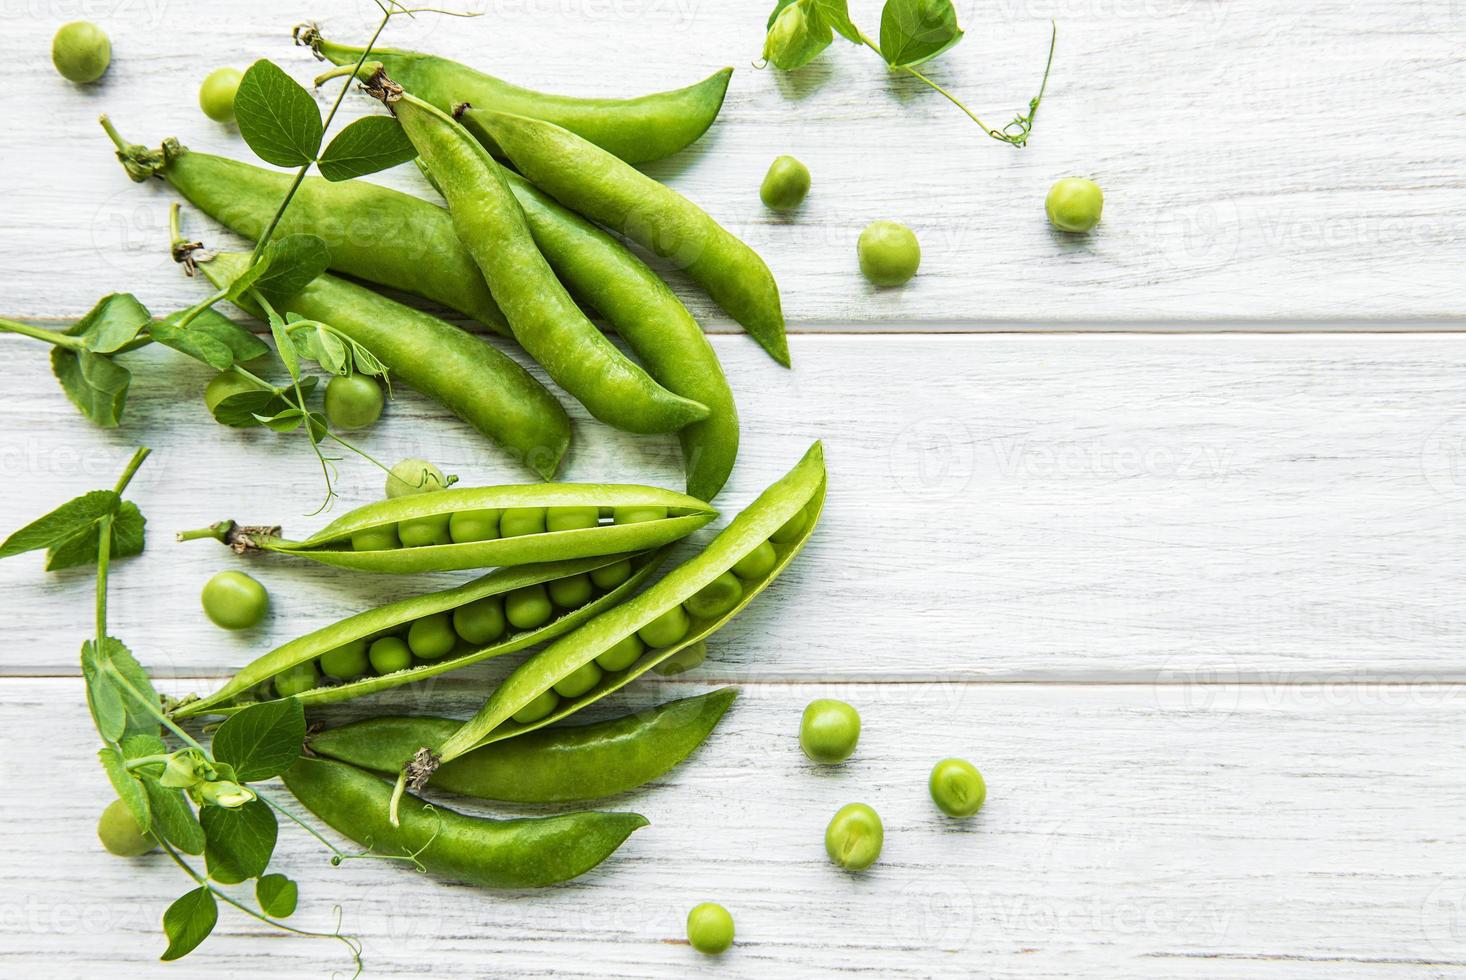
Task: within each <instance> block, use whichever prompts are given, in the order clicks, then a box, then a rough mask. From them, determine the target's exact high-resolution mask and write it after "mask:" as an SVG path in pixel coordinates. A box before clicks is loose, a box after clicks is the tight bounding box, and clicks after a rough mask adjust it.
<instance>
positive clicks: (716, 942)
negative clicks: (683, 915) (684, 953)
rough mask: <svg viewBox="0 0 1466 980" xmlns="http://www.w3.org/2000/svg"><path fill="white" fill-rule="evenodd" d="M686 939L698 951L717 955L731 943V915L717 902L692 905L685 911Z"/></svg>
mask: <svg viewBox="0 0 1466 980" xmlns="http://www.w3.org/2000/svg"><path fill="white" fill-rule="evenodd" d="M687 941H688V942H689V943H691V944H692V948H693V949H695V950H697V951H698V952H699V953H707V954H708V955H710V956H716V955H718V954H719V953H721V952H723V951H724V950H726V949H727V948H728V947H729V946H732V945H733V916H731V915H729V914H728V910H727V909H725V908H723V906H721V905H719V904H718V903H717V902H703V903H702V904H701V905H694V906H693V907H692V911H691V912H688V913H687Z"/></svg>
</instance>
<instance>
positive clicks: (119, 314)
mask: <svg viewBox="0 0 1466 980" xmlns="http://www.w3.org/2000/svg"><path fill="white" fill-rule="evenodd" d="M151 318H152V314H150V313H149V312H148V308H147V307H146V306H143V305H142V304H141V303H139V302H138V301H137V297H136V296H133V295H132V294H131V293H112V294H111V295H110V296H103V297H102V298H101V299H100V300H99V301H98V302H97V305H96V306H94V307H92V308H91V310H90V311H88V312H87V315H86V316H84V317H82V318H81V319H80V320H78V321H76V323H74V324H72V326H71V328H70V329H69V330H67V331H66V332H67V333H68V334H70V335H71V336H73V337H81V338H83V339H84V340H85V341H86V343H87V350H89V351H91V352H92V353H94V354H110V353H112V352H114V351H116V350H117V349H118V348H120V347H123V346H125V345H126V344H127V343H129V342H130V341H131V340H132V339H133V338H134V337H136V336H137V335H138V332H139V331H141V330H142V328H143V327H145V326H147V325H148V320H150V319H151Z"/></svg>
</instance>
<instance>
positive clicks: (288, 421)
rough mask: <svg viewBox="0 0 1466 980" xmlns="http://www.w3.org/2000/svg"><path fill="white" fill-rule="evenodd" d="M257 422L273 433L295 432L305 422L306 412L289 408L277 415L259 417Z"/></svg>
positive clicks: (256, 419)
mask: <svg viewBox="0 0 1466 980" xmlns="http://www.w3.org/2000/svg"><path fill="white" fill-rule="evenodd" d="M255 421H257V422H259V423H260V425H263V426H264V427H265V428H267V429H269V430H270V431H272V432H294V431H295V430H296V429H298V428H300V424H301V423H302V422H304V421H305V411H304V410H302V409H299V408H287V409H285V410H284V411H283V412H280V413H278V414H276V415H258V416H256V417H255Z"/></svg>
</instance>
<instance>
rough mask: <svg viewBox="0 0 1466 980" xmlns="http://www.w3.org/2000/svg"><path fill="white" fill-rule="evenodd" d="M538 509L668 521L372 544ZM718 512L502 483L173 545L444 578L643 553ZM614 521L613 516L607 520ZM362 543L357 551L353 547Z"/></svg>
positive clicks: (629, 496)
mask: <svg viewBox="0 0 1466 980" xmlns="http://www.w3.org/2000/svg"><path fill="white" fill-rule="evenodd" d="M543 508H583V509H590V508H595V509H596V510H597V511H598V512H599V514H600V517H601V519H604V518H606V517H608V516H612V515H613V514H614V512H615V511H616V510H617V509H622V510H636V509H651V510H654V511H657V512H658V513H660V512H661V511H663V510H665V511H666V516H656V517H654V519H651V520H641V521H638V522H636V523H624V524H617V523H610V524H602V523H597V524H596V525H594V526H592V527H581V528H575V529H573V530H561V531H540V532H538V533H533V534H521V535H517V536H514V537H495V538H489V539H488V540H482V541H464V542H461V543H456V544H424V545H420V546H417V547H380V545H381V544H382V543H383V542H382V541H380V540H379V539H380V538H382V537H383V535H384V533H385V535H386V536H387V537H388V538H393V539H395V534H396V532H397V530H398V529H399V528H400V527H401V526H402V524H403V522H408V521H411V522H417V523H418V524H419V525H421V524H423V523H429V524H431V523H434V522H449V521H451V520H452V517H453V515H455V514H465V513H469V512H473V511H486V510H492V511H504V510H508V509H529V510H539V509H543ZM717 513H718V512H717V511H715V510H713V508H711V507H709V506H708V505H707V504H706V503H704V502H703V501H701V500H698V499H697V498H695V497H689V496H687V495H686V494H682V493H677V492H676V491H675V490H662V489H659V488H657V487H642V486H634V485H627V484H614V483H539V484H526V485H518V486H502V487H450V488H448V489H446V490H437V491H434V492H433V493H418V494H412V495H410V496H406V497H394V498H391V499H388V500H379V501H377V502H375V503H370V504H366V505H364V506H362V507H358V508H356V509H355V510H352V511H348V512H347V513H345V514H342V515H341V516H340V517H338V518H336V519H335V520H334V521H332V522H331V523H330V524H327V525H326V526H325V527H323V528H322V529H321V530H319V531H317V532H316V533H315V534H313V535H311V536H310V537H308V538H306V539H305V540H303V541H290V540H286V539H284V538H281V537H280V536H279V534H280V528H279V527H259V526H255V527H245V526H241V525H238V524H235V523H234V522H233V521H221V522H220V523H218V524H215V525H213V526H211V527H209V528H205V529H203V530H199V531H185V532H184V533H182V534H180V535H179V536H178V537H179V540H181V541H187V540H193V539H195V538H206V537H207V538H214V539H215V540H218V541H222V542H224V543H225V544H227V545H229V546H230V547H231V548H233V549H234V550H235V551H236V552H238V553H240V554H244V553H246V552H249V551H273V552H277V553H279V554H285V555H295V556H298V557H301V558H309V559H311V560H313V561H319V562H324V563H325V564H327V565H335V566H337V567H338V568H353V569H357V570H359V571H367V572H387V573H391V574H409V573H413V572H449V571H457V570H459V569H465V568H492V567H494V566H497V565H525V564H528V563H530V562H546V561H562V560H564V559H568V558H594V557H598V556H601V555H614V554H620V553H625V552H633V551H649V550H651V549H653V548H660V547H661V546H662V545H665V544H671V543H672V542H673V541H676V540H678V539H679V538H683V537H685V536H687V535H688V534H691V533H692V532H693V531H695V530H697V529H698V528H700V527H702V526H703V525H704V524H706V523H708V522H709V521H711V520H712V519H713V518H714V517H716V516H717ZM613 519H614V518H613ZM353 539H355V540H356V541H357V543H358V544H361V543H362V542H367V543H366V544H365V546H364V547H363V548H362V550H353Z"/></svg>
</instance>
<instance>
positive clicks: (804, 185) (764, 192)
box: [758, 156, 809, 211]
mask: <svg viewBox="0 0 1466 980" xmlns="http://www.w3.org/2000/svg"><path fill="white" fill-rule="evenodd" d="M808 193H809V168H808V167H806V166H805V165H804V164H802V163H800V162H799V161H798V160H796V159H794V158H793V157H791V156H782V157H775V158H774V162H773V163H771V164H769V172H768V173H767V174H765V175H764V182H763V183H762V184H760V185H759V189H758V196H759V198H760V199H761V200H762V201H763V202H764V206H765V207H769V208H773V209H774V210H775V211H792V210H793V209H795V208H797V207H799V205H801V204H803V203H804V195H806V194H808Z"/></svg>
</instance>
